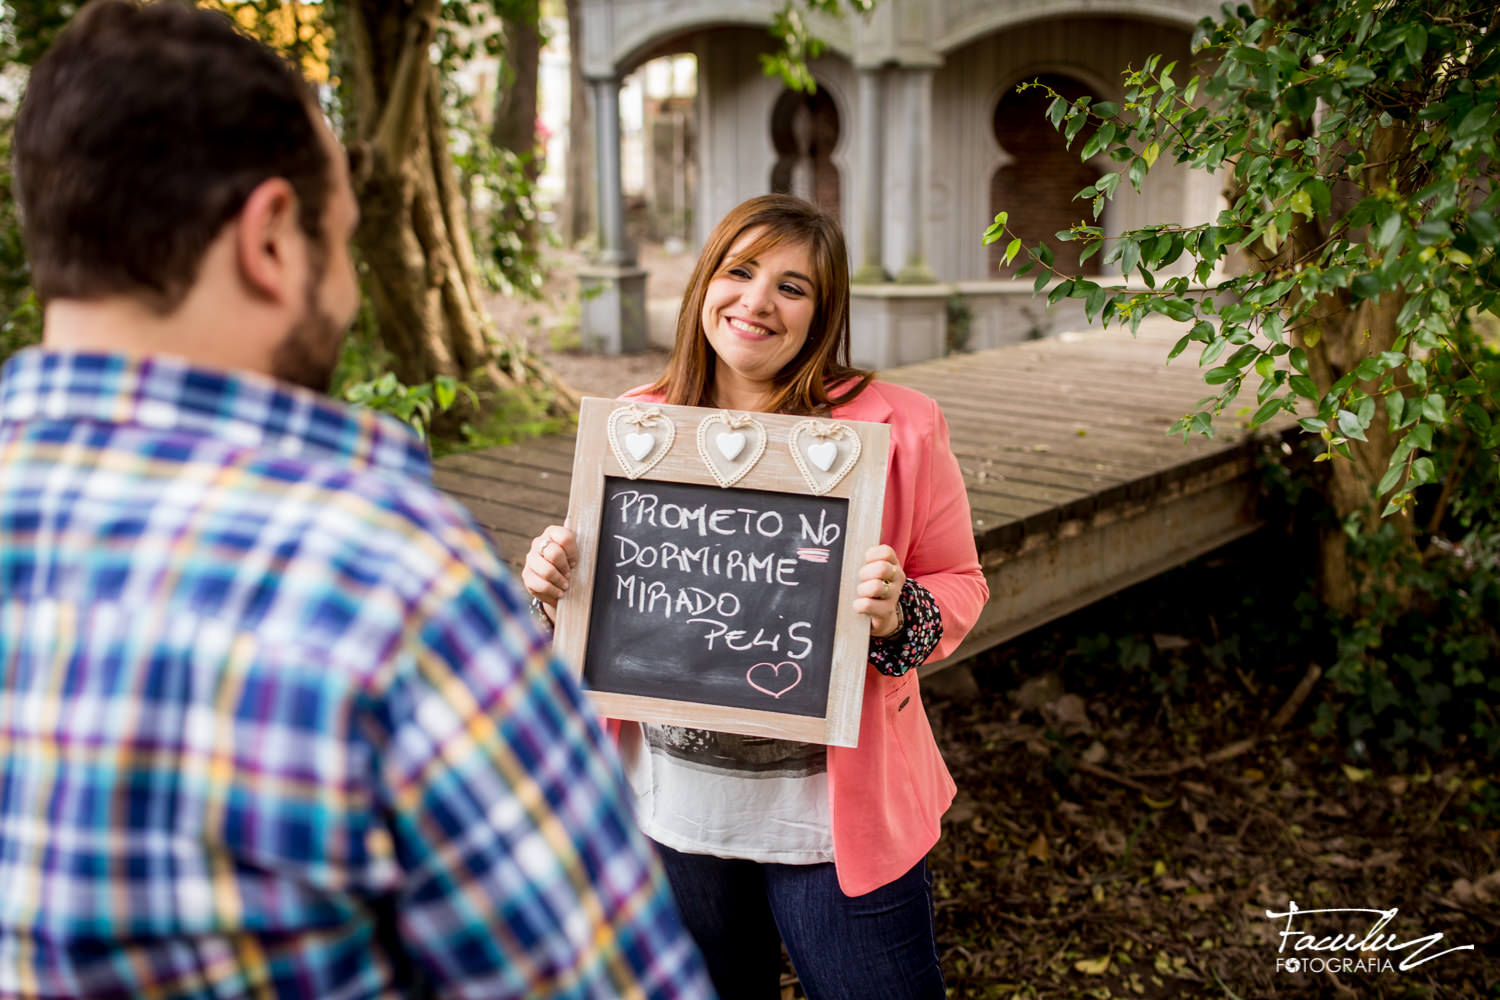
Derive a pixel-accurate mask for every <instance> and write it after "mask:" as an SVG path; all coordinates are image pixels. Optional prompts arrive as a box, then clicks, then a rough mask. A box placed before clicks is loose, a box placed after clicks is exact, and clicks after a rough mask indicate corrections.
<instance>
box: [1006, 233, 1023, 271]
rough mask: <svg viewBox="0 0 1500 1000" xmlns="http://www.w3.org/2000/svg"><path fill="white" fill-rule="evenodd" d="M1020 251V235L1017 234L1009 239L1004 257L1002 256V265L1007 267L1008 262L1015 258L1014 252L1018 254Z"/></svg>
mask: <svg viewBox="0 0 1500 1000" xmlns="http://www.w3.org/2000/svg"><path fill="white" fill-rule="evenodd" d="M1020 252H1021V237H1019V236H1017V237H1016V238H1015V239H1013V240H1011V241H1010V245H1009V246H1007V247H1006V248H1005V258H1004V262H1003V264H1004V266H1005V267H1009V266H1010V262H1011V261H1013V260H1015V259H1016V254H1018V253H1020Z"/></svg>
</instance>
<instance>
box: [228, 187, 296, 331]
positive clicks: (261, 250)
mask: <svg viewBox="0 0 1500 1000" xmlns="http://www.w3.org/2000/svg"><path fill="white" fill-rule="evenodd" d="M235 221H236V227H237V228H236V230H235V247H234V250H235V261H236V263H237V264H238V265H239V272H240V278H241V279H242V280H243V281H244V282H245V284H246V285H247V286H248V287H249V289H250V292H251V294H253V295H256V296H259V297H264V298H266V299H269V300H272V301H276V302H281V301H291V300H293V299H297V298H300V297H301V295H302V276H301V269H302V267H303V266H304V264H305V262H306V256H307V254H306V247H304V246H303V245H302V243H303V241H302V238H301V237H302V229H301V227H300V226H299V225H298V222H297V194H296V192H295V191H293V190H292V185H291V184H290V183H289V182H288V181H287V180H285V179H284V178H281V177H273V178H271V179H270V180H266V181H262V182H261V183H260V184H258V185H257V186H256V188H255V190H253V191H251V192H250V197H248V198H246V199H245V204H244V205H243V206H241V208H240V214H239V215H238V216H236V219H235Z"/></svg>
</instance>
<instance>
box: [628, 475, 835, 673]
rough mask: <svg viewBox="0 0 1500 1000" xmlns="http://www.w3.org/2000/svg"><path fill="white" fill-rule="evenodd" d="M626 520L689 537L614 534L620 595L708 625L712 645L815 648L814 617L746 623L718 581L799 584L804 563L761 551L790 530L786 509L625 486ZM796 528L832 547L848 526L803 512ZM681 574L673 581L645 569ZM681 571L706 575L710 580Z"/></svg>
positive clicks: (790, 652) (795, 652) (794, 654)
mask: <svg viewBox="0 0 1500 1000" xmlns="http://www.w3.org/2000/svg"><path fill="white" fill-rule="evenodd" d="M612 501H613V502H614V503H615V504H616V505H617V507H618V510H617V513H618V515H619V518H620V523H621V524H622V525H624V526H625V527H631V526H640V525H649V526H651V527H654V528H657V529H664V530H667V531H677V532H681V533H682V535H683V536H685V537H684V538H683V540H681V541H652V542H642V541H641V540H639V539H637V538H632V537H629V536H627V535H622V534H614V535H612V538H611V541H610V543H609V545H608V547H607V549H606V551H607V552H608V553H609V555H610V556H611V557H612V558H613V565H614V569H615V577H614V579H615V599H616V600H618V601H621V602H623V603H624V604H625V606H626V607H628V608H630V609H631V610H633V611H636V612H639V613H641V614H644V615H653V616H654V615H660V616H661V617H663V618H665V619H673V618H679V619H682V620H685V621H687V622H688V623H690V624H701V625H703V626H705V627H706V631H705V632H704V639H705V641H706V643H707V646H708V649H709V650H713V649H714V648H715V647H716V645H717V644H719V643H721V642H722V643H723V645H724V646H726V647H727V648H729V649H731V650H735V651H740V652H743V651H748V650H753V649H766V650H770V651H773V652H777V653H780V654H781V655H784V656H788V657H790V658H792V659H794V660H801V659H804V658H806V657H807V656H808V654H809V653H811V652H812V649H813V641H812V638H811V632H812V623H811V622H807V621H794V622H790V623H787V624H786V625H785V627H784V629H782V630H776V629H771V630H770V631H769V632H768V630H767V629H766V628H765V627H760V628H757V629H755V630H754V631H753V632H751V631H749V630H748V629H738V628H734V627H732V625H731V624H730V623H731V622H732V620H733V619H734V618H735V617H737V616H738V615H739V614H740V611H741V601H740V598H739V596H738V595H737V594H736V593H734V591H733V590H726V589H721V588H718V587H714V586H713V585H712V581H715V580H718V581H727V582H730V583H738V584H752V585H761V586H768V587H796V586H799V585H800V581H799V580H798V579H797V573H798V570H799V568H800V567H801V565H802V564H800V563H799V562H798V560H797V559H795V558H792V557H790V556H784V555H778V554H776V553H764V554H762V553H759V552H757V551H756V548H757V546H756V545H755V542H756V541H758V540H775V539H778V538H780V537H781V536H782V535H783V534H784V533H785V532H786V531H787V529H788V522H787V519H786V518H784V517H783V516H782V514H781V513H780V512H779V511H776V510H770V509H761V508H755V507H743V506H734V507H711V506H710V505H708V504H699V505H697V506H684V505H681V504H675V503H665V502H662V501H661V499H660V498H659V497H657V496H655V495H654V494H651V493H647V492H641V491H637V490H625V491H622V492H620V493H619V494H617V495H615V496H614V497H613V498H612ZM797 522H798V523H797V524H795V525H793V526H792V530H794V531H798V532H799V537H800V538H801V540H802V541H804V542H807V543H809V544H814V545H820V546H828V545H832V544H833V543H834V542H836V541H837V540H838V537H839V533H840V527H839V525H837V524H830V523H828V522H827V520H826V516H823V517H820V520H819V523H818V524H816V525H814V524H812V523H811V522H809V521H808V519H807V517H806V516H805V515H802V514H798V515H797ZM651 570H654V571H658V572H659V573H669V574H674V575H675V576H676V577H678V578H677V579H673V580H671V581H670V582H669V581H668V580H664V579H661V578H659V577H658V576H656V575H652V574H649V573H647V572H643V571H651ZM680 577H687V578H689V579H692V578H698V579H699V580H701V581H702V582H703V583H704V584H705V586H697V585H695V584H693V583H690V582H685V581H682V580H681V579H680Z"/></svg>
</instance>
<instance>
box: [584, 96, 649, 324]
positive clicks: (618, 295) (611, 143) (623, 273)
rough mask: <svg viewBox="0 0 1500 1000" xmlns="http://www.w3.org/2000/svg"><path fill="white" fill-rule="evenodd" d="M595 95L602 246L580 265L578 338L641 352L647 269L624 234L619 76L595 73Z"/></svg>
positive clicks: (595, 131) (644, 319) (600, 244)
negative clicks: (637, 260)
mask: <svg viewBox="0 0 1500 1000" xmlns="http://www.w3.org/2000/svg"><path fill="white" fill-rule="evenodd" d="M589 84H590V86H591V87H592V88H593V93H594V136H595V143H594V146H595V156H596V160H595V164H596V171H597V174H596V177H597V181H598V192H599V246H598V251H597V253H596V254H595V256H594V259H593V260H592V261H591V262H590V263H589V264H587V265H585V266H584V267H581V268H579V271H578V283H579V288H580V293H581V294H580V296H579V298H580V299H581V304H582V315H581V316H580V317H579V331H578V332H579V342H580V345H581V346H582V347H583V348H584V349H585V350H594V351H603V352H604V353H606V354H623V353H626V352H629V351H639V350H643V349H645V348H646V347H647V346H648V345H649V341H650V338H649V334H648V331H647V327H646V272H645V271H644V270H642V269H641V268H640V267H639V266H637V264H636V259H635V248H634V247H632V246H631V245H630V240H629V239H628V238H627V237H626V235H625V192H624V188H623V185H622V183H621V180H620V80H619V78H618V77H615V76H608V77H591V78H590V80H589Z"/></svg>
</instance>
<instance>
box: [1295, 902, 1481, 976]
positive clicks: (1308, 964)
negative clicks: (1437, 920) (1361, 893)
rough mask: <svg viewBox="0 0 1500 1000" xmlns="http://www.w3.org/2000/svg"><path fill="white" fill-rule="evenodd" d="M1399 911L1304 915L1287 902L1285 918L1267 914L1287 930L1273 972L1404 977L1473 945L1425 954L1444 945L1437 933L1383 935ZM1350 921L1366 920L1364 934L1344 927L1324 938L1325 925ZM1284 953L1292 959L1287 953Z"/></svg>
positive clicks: (1313, 912) (1353, 910)
mask: <svg viewBox="0 0 1500 1000" xmlns="http://www.w3.org/2000/svg"><path fill="white" fill-rule="evenodd" d="M1399 912H1400V910H1399V909H1397V908H1396V907H1392V908H1391V909H1389V910H1371V909H1363V908H1358V907H1353V908H1340V909H1328V910H1304V909H1301V908H1299V907H1298V906H1297V902H1296V900H1288V901H1287V909H1286V912H1285V913H1275V912H1273V911H1271V910H1267V911H1266V917H1267V918H1268V919H1270V920H1283V919H1284V920H1285V921H1286V925H1285V926H1284V927H1283V928H1282V929H1281V931H1280V936H1281V946H1280V947H1279V948H1278V949H1277V953H1278V955H1281V956H1282V957H1279V958H1277V959H1276V970H1277V971H1278V972H1283V971H1284V972H1314V973H1321V972H1345V973H1349V972H1361V973H1363V972H1390V971H1392V970H1393V969H1396V970H1399V971H1401V972H1407V971H1409V970H1411V969H1414V968H1416V967H1417V966H1419V965H1423V964H1425V963H1427V962H1431V961H1432V960H1433V959H1435V958H1442V957H1443V956H1444V955H1448V954H1452V953H1453V952H1455V951H1473V950H1474V946H1473V945H1472V944H1462V945H1457V946H1455V947H1452V948H1448V949H1445V950H1443V951H1439V952H1435V953H1433V954H1427V953H1428V952H1429V951H1431V950H1432V949H1433V948H1435V947H1437V945H1438V943H1439V942H1441V941H1442V940H1443V935H1442V932H1440V931H1439V932H1436V933H1433V934H1424V935H1422V936H1420V937H1414V938H1410V939H1408V940H1402V938H1401V936H1400V935H1399V934H1395V933H1388V932H1386V929H1385V928H1386V925H1387V924H1389V923H1390V922H1391V921H1392V920H1395V919H1396V914H1397V913H1399ZM1347 914H1362V915H1363V917H1360V918H1355V917H1352V916H1345V915H1347ZM1309 918H1315V919H1309ZM1355 919H1362V920H1365V921H1369V922H1370V923H1369V926H1368V927H1367V928H1366V929H1365V930H1363V931H1359V930H1354V931H1349V930H1347V923H1346V929H1345V930H1343V931H1341V932H1339V933H1334V934H1327V933H1326V931H1327V929H1328V925H1329V924H1331V923H1333V922H1335V921H1338V922H1348V921H1352V920H1355ZM1288 949H1290V951H1291V952H1292V954H1290V955H1288V954H1287V952H1288ZM1409 949H1415V950H1413V951H1411V953H1410V954H1400V955H1399V960H1398V961H1394V962H1393V960H1392V958H1391V953H1393V952H1395V953H1404V952H1407V951H1408V950H1409ZM1307 952H1313V953H1315V954H1313V955H1311V956H1309V955H1307V954H1305V953H1307ZM1316 953H1334V954H1331V955H1328V957H1324V954H1316Z"/></svg>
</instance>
